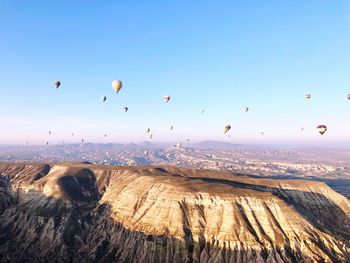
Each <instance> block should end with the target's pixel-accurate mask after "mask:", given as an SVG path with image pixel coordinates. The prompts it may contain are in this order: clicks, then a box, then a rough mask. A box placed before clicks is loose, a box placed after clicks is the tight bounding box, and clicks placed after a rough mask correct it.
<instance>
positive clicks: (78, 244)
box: [0, 169, 350, 263]
mask: <svg viewBox="0 0 350 263" xmlns="http://www.w3.org/2000/svg"><path fill="white" fill-rule="evenodd" d="M92 174H93V172H92V171H91V170H89V169H85V170H84V172H83V173H82V174H81V176H82V177H80V178H76V176H74V178H72V176H70V175H69V174H67V175H66V176H64V177H62V178H61V179H59V180H58V182H57V183H58V186H59V187H63V188H64V189H65V195H64V197H65V198H64V199H63V200H61V199H58V198H55V197H50V196H47V195H44V194H43V193H42V192H41V191H35V190H30V191H28V192H23V191H14V192H9V191H10V190H11V183H10V181H1V186H2V187H0V198H1V199H3V197H4V199H5V197H6V200H7V201H6V202H4V204H3V203H1V202H0V211H2V212H0V262H146V263H147V262H155V263H158V262H208V261H209V259H210V260H211V261H212V262H214V261H215V262H231V261H233V262H247V261H248V259H249V255H250V256H251V257H255V256H257V255H259V256H261V258H262V259H263V260H264V261H267V259H268V257H269V256H271V257H273V258H274V259H275V261H278V258H277V256H276V253H277V254H278V255H279V256H280V257H282V259H283V260H284V261H285V262H288V261H292V262H300V261H303V260H305V259H306V256H303V255H302V254H301V252H300V251H299V252H296V251H291V249H290V248H288V247H287V246H285V247H282V248H278V247H275V248H274V251H269V250H267V249H264V248H263V249H262V250H261V251H252V250H251V251H247V250H243V249H238V248H229V247H226V246H225V245H224V247H221V246H218V241H217V240H215V238H214V237H213V238H212V239H211V240H207V239H206V238H205V237H204V236H200V239H199V242H195V241H194V238H193V233H192V230H191V228H190V226H189V223H188V222H186V220H185V217H184V220H185V221H184V222H182V224H183V232H184V233H185V238H184V240H180V239H177V238H175V237H172V236H169V235H167V231H165V234H164V235H147V234H145V233H143V232H139V231H133V230H130V229H126V228H125V227H124V226H123V225H121V224H120V223H118V222H116V221H115V220H114V219H113V217H114V212H113V211H112V209H111V206H110V205H107V204H100V203H99V200H100V198H101V195H98V194H97V193H96V189H97V188H96V187H97V186H93V185H94V183H96V178H95V177H94V176H93V177H91V175H92ZM0 179H1V176H0ZM187 179H190V180H198V181H205V182H208V183H216V184H225V185H229V186H234V187H239V188H244V189H252V190H255V191H262V192H271V193H273V194H274V195H275V196H277V197H279V198H281V199H282V200H284V201H285V202H286V203H287V204H289V205H293V206H294V207H295V209H297V210H298V211H299V213H300V214H301V215H302V216H304V217H305V218H306V219H307V220H308V221H309V222H310V223H311V224H312V225H313V226H314V227H315V228H318V229H320V230H321V231H328V232H329V233H331V234H334V233H336V234H337V235H338V236H340V237H342V238H344V239H346V238H347V240H348V239H349V233H350V232H349V231H348V229H347V228H345V229H343V228H341V227H339V226H334V224H333V226H332V222H331V221H328V220H330V219H331V218H333V219H334V217H335V216H336V217H337V219H338V218H342V219H343V220H345V222H348V223H349V222H350V220H349V218H348V217H347V216H346V214H345V213H344V212H343V211H342V210H341V209H340V208H339V207H338V206H336V205H335V204H334V203H332V202H331V201H330V200H328V199H327V198H326V197H325V196H323V195H320V194H316V193H308V192H300V193H298V195H300V194H301V195H303V196H305V197H306V198H319V199H320V200H322V201H323V202H325V203H327V204H329V206H332V207H334V208H333V210H332V214H331V215H329V216H330V217H327V218H325V219H322V216H321V218H320V215H324V213H325V212H324V211H321V212H320V213H317V212H315V211H314V210H312V211H310V209H308V208H307V207H304V206H303V204H302V203H300V202H298V200H295V199H294V198H293V194H295V192H296V190H283V191H281V189H279V188H271V187H266V186H257V185H251V184H246V183H240V182H233V181H229V180H224V179H212V178H187ZM91 180H92V181H91ZM77 184H78V185H77ZM82 189H84V192H85V191H87V192H89V193H91V196H92V198H91V199H89V198H87V196H86V195H85V194H84V195H82V192H80V193H77V191H82ZM288 191H292V192H288ZM179 206H180V208H181V209H183V210H184V213H185V210H186V209H187V210H188V208H187V207H186V206H185V205H183V204H181V203H179ZM338 213H339V214H338ZM317 220H321V221H320V222H318V221H317ZM333 222H334V220H333ZM346 231H347V232H346ZM314 242H315V243H316V244H318V246H319V247H321V249H322V246H323V243H322V242H321V241H319V240H315V241H314ZM281 249H284V252H282V251H281ZM322 250H323V251H324V252H325V253H326V254H327V255H328V256H329V257H330V258H331V259H332V260H333V261H334V262H338V261H339V258H337V256H336V255H335V254H332V251H330V250H329V249H328V248H326V247H324V248H323V249H322ZM275 257H276V258H275ZM348 258H350V255H348Z"/></svg>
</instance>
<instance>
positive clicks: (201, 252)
mask: <svg viewBox="0 0 350 263" xmlns="http://www.w3.org/2000/svg"><path fill="white" fill-rule="evenodd" d="M0 186H1V188H0V194H1V199H0V200H1V203H0V211H1V214H0V241H1V242H0V243H1V246H0V255H1V258H0V261H2V262H36V261H43V259H45V260H44V261H46V260H47V262H63V261H66V262H313V261H314V262H322V261H323V262H347V261H349V260H350V242H349V239H350V234H349V233H350V202H349V200H348V199H347V198H345V197H344V196H342V195H340V194H338V193H336V192H335V191H333V190H332V189H331V188H330V187H328V186H327V185H326V184H324V183H320V182H312V181H301V180H298V181H295V180H281V179H279V180H276V179H266V178H251V177H246V176H238V175H235V174H234V173H230V172H225V171H210V170H204V169H188V168H179V167H172V166H130V167H112V166H98V165H93V164H88V163H47V164H44V163H43V164H38V163H16V164H14V163H4V162H2V163H1V164H0Z"/></svg>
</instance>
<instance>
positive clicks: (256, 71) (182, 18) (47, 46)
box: [0, 0, 350, 146]
mask: <svg viewBox="0 0 350 263" xmlns="http://www.w3.org/2000/svg"><path fill="white" fill-rule="evenodd" d="M349 13H350V1H14V0H11V1H6V0H3V1H1V2H0V36H1V40H0V144H4V143H25V142H26V141H29V142H31V143H46V141H47V140H50V141H51V142H52V143H55V142H60V141H62V140H65V141H67V142H73V141H77V140H80V138H85V140H86V141H92V142H140V141H144V140H147V135H146V133H145V130H146V129H147V128H148V127H149V128H151V129H152V133H153V134H154V141H155V142H173V141H184V140H186V139H187V138H189V139H191V140H192V141H200V140H206V139H209V140H223V141H230V142H234V143H251V144H255V143H256V144H278V143H285V144H293V143H302V144H317V145H321V146H323V145H332V144H334V145H335V144H337V145H343V144H344V145H350V132H349V128H350V124H349V116H350V101H349V100H347V99H346V95H347V94H348V93H350V51H349V47H350V16H349ZM56 79H58V80H60V81H61V82H62V86H61V87H60V89H59V90H55V89H54V88H53V86H52V82H53V81H54V80H56ZM114 79H120V80H122V81H123V83H124V88H123V90H122V91H121V92H120V94H118V95H116V94H115V93H114V92H113V90H112V88H111V82H112V81H113V80H114ZM305 93H311V94H312V95H313V97H312V99H311V101H305V99H304V94H305ZM164 95H170V96H171V97H172V98H171V101H170V102H169V103H168V104H165V103H164V102H163V101H162V97H163V96H164ZM102 96H107V101H106V103H104V104H103V103H102V102H101V97H102ZM124 106H128V107H129V112H127V113H124V112H123V111H122V108H123V107H124ZM245 106H249V107H250V111H249V112H248V113H244V111H243V108H244V107H245ZM202 109H204V110H205V113H204V114H203V115H202V114H201V110H202ZM226 124H231V126H232V130H231V132H230V133H231V138H228V137H227V136H226V135H224V134H223V129H224V126H225V125H226ZM318 124H326V125H327V126H328V131H327V133H326V134H325V135H324V136H320V135H319V134H317V131H316V126H317V125H318ZM171 125H173V126H174V127H175V128H174V130H173V131H170V126H171ZM301 127H304V128H305V131H304V132H303V133H301V132H300V128H301ZM48 130H51V131H53V136H50V137H49V136H48V133H47V131H48ZM261 131H264V132H265V136H261V135H260V132H261ZM72 132H74V133H75V134H76V136H75V137H73V138H72V137H71V136H70V134H71V133H72ZM105 133H107V134H108V137H107V138H104V137H103V135H104V134H105Z"/></svg>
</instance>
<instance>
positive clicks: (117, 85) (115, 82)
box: [112, 80, 123, 94]
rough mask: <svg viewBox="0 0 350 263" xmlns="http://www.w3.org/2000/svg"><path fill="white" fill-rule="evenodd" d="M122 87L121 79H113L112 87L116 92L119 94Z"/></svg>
mask: <svg viewBox="0 0 350 263" xmlns="http://www.w3.org/2000/svg"><path fill="white" fill-rule="evenodd" d="M122 87H123V83H122V82H121V81H120V80H113V82H112V88H113V89H114V91H115V92H117V94H118V93H119V91H120V90H121V89H122Z"/></svg>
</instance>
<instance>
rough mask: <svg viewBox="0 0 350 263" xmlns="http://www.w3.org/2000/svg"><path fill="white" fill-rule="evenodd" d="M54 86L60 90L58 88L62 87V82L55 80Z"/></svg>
mask: <svg viewBox="0 0 350 263" xmlns="http://www.w3.org/2000/svg"><path fill="white" fill-rule="evenodd" d="M53 86H54V87H55V88H56V89H58V87H59V86H61V82H60V81H58V80H55V81H54V82H53Z"/></svg>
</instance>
